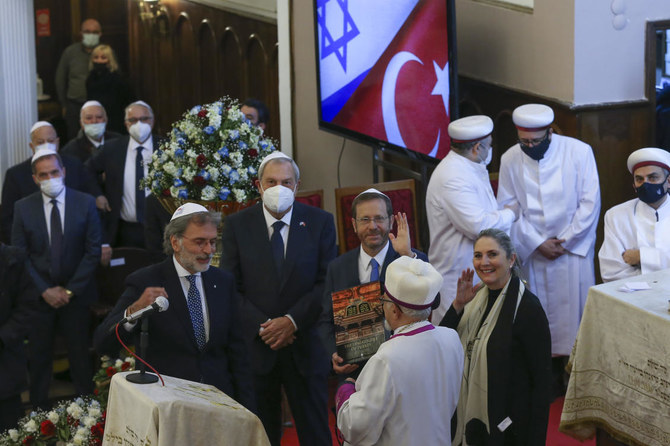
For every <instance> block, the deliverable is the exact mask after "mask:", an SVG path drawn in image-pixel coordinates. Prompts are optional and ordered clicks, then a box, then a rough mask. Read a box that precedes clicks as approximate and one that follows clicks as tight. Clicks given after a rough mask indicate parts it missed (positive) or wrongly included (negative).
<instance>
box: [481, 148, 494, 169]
mask: <svg viewBox="0 0 670 446" xmlns="http://www.w3.org/2000/svg"><path fill="white" fill-rule="evenodd" d="M491 159H493V147H491V146H489V147H488V150H487V154H486V158H484V159H480V160H479V162H480V163H481V164H483V165H485V166H488V165H489V164H490V163H491Z"/></svg>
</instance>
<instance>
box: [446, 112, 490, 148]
mask: <svg viewBox="0 0 670 446" xmlns="http://www.w3.org/2000/svg"><path fill="white" fill-rule="evenodd" d="M448 130H449V137H450V138H451V141H452V142H456V143H461V142H472V141H479V140H482V139H484V138H486V137H487V136H489V135H490V134H491V132H493V121H492V120H491V118H489V117H488V116H484V115H475V116H467V117H465V118H461V119H457V120H455V121H452V122H451V123H450V124H449V128H448Z"/></svg>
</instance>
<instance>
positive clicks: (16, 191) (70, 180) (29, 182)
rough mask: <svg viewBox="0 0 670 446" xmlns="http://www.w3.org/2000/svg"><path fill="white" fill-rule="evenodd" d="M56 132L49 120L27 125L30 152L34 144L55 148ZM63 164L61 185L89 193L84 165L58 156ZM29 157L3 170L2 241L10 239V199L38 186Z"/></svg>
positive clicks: (91, 184)
mask: <svg viewBox="0 0 670 446" xmlns="http://www.w3.org/2000/svg"><path fill="white" fill-rule="evenodd" d="M58 142H59V139H58V135H57V134H56V130H55V129H54V128H53V126H52V125H51V124H49V123H48V122H46V121H38V122H36V123H35V124H34V125H33V127H32V128H31V129H30V149H31V150H32V152H33V154H34V153H35V151H36V150H37V148H47V147H48V148H50V149H52V150H55V151H58ZM61 159H62V160H63V167H65V169H66V170H67V178H66V179H65V185H66V186H67V187H69V188H71V189H76V190H78V191H82V192H86V193H91V194H92V193H93V191H94V189H95V181H94V179H93V178H92V177H91V176H90V175H89V174H88V171H87V170H86V169H85V168H84V165H83V164H82V163H81V162H80V161H79V160H78V159H76V158H73V157H71V156H62V157H61ZM31 163H32V161H31V158H28V159H27V160H25V161H23V162H21V163H19V164H17V165H15V166H12V167H10V168H9V169H7V172H6V173H5V179H4V182H3V186H2V208H0V229H1V232H2V241H3V242H5V243H10V242H11V240H12V221H13V220H14V203H16V202H17V201H19V200H20V199H21V198H23V197H27V196H28V195H30V194H33V193H35V192H37V191H38V190H39V186H37V185H36V184H35V182H34V181H33V177H32V170H31V167H30V165H31Z"/></svg>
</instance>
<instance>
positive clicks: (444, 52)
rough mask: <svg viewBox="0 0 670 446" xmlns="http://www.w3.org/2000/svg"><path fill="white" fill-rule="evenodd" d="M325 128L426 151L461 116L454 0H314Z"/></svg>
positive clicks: (433, 152) (440, 144)
mask: <svg viewBox="0 0 670 446" xmlns="http://www.w3.org/2000/svg"><path fill="white" fill-rule="evenodd" d="M314 11H315V12H314V21H315V26H314V29H315V39H316V59H317V64H316V65H317V79H318V81H317V84H318V90H319V92H318V98H319V107H318V108H319V126H320V128H323V129H326V130H329V131H332V132H335V133H338V134H342V135H344V136H347V137H350V138H353V139H356V140H359V141H361V142H364V143H368V144H371V145H378V146H381V147H391V148H395V149H399V150H402V151H404V149H408V150H410V151H412V152H416V153H418V154H420V155H421V156H422V157H423V156H425V157H429V158H433V159H441V158H443V157H444V156H445V155H446V154H447V152H448V151H449V146H450V140H449V135H448V133H447V127H448V125H449V122H450V119H451V118H454V119H456V117H457V104H458V102H457V91H456V90H457V88H456V56H455V53H456V51H455V25H454V23H455V17H454V4H453V0H314Z"/></svg>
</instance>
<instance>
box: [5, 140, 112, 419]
mask: <svg viewBox="0 0 670 446" xmlns="http://www.w3.org/2000/svg"><path fill="white" fill-rule="evenodd" d="M32 171H33V180H34V181H35V183H37V184H38V185H39V187H40V191H39V192H35V193H34V194H32V195H29V196H27V197H25V198H23V199H21V200H19V201H18V202H16V204H15V206H14V222H13V226H12V244H13V245H14V246H18V247H20V248H23V249H24V250H25V251H26V252H27V253H28V259H29V266H28V271H29V273H30V275H31V277H32V279H33V282H34V283H35V285H36V287H37V291H38V293H39V295H40V296H39V297H40V299H39V302H38V307H37V311H36V315H35V319H34V321H35V322H34V326H33V329H32V330H31V331H30V333H29V335H28V340H29V362H30V367H29V369H30V370H29V373H30V400H31V403H32V405H33V406H34V407H41V408H47V407H48V405H49V402H48V394H49V385H50V381H51V366H52V357H53V339H54V336H55V334H56V333H57V332H58V333H61V334H63V335H64V336H65V339H66V342H67V347H68V358H69V361H70V372H71V374H72V380H73V382H74V385H75V389H76V391H77V393H78V394H87V393H90V392H91V391H92V390H93V389H92V381H91V378H92V373H91V365H90V360H89V357H88V347H89V344H90V336H89V333H88V328H89V307H90V305H91V304H92V303H93V302H95V301H96V300H97V290H96V286H95V281H94V273H95V269H96V266H97V264H98V262H99V261H100V220H99V218H98V213H97V210H96V207H95V199H94V198H93V197H92V196H90V195H88V194H85V193H82V192H79V191H76V190H74V189H70V188H67V187H65V185H64V182H63V180H64V177H65V169H64V168H63V163H62V161H61V158H60V156H59V155H58V154H57V153H56V152H55V151H54V150H52V149H42V150H38V151H37V152H35V155H34V156H33V158H32Z"/></svg>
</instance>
